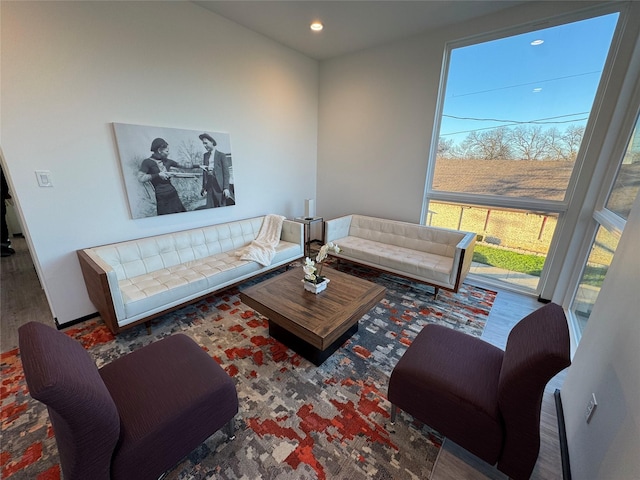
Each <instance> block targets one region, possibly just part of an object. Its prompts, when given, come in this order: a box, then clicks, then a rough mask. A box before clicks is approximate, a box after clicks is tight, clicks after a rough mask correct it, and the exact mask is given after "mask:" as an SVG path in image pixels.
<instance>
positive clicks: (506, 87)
mask: <svg viewBox="0 0 640 480" xmlns="http://www.w3.org/2000/svg"><path fill="white" fill-rule="evenodd" d="M594 73H602V70H594V71H592V72H584V73H576V74H574V75H565V76H564V77H556V78H548V79H546V80H537V81H535V82H526V83H518V84H515V85H506V86H504V87H497V88H490V89H488V90H478V91H477V92H469V93H461V94H459V95H455V94H451V98H459V97H468V96H469V95H478V94H480V93H489V92H497V91H499V90H508V89H509V88H518V87H526V86H527V85H539V84H541V83H547V82H554V81H556V80H564V79H567V78H575V77H583V76H585V75H593V74H594Z"/></svg>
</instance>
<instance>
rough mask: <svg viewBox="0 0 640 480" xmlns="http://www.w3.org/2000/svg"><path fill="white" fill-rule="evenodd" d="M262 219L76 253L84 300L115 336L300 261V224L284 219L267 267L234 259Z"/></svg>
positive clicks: (301, 236)
mask: <svg viewBox="0 0 640 480" xmlns="http://www.w3.org/2000/svg"><path fill="white" fill-rule="evenodd" d="M264 218H265V217H256V218H251V219H247V220H238V221H234V222H229V223H223V224H219V225H212V226H208V227H202V228H195V229H192V230H185V231H181V232H176V233H169V234H164V235H157V236H153V237H147V238H141V239H137V240H130V241H125V242H120V243H113V244H110V245H103V246H100V247H93V248H86V249H83V250H78V252H77V253H78V259H79V261H80V266H81V268H82V274H83V276H84V280H85V284H86V286H87V292H88V293H89V298H90V299H91V301H92V302H93V304H94V305H95V307H96V308H97V309H98V312H99V313H100V316H101V317H102V319H103V320H104V322H105V323H106V325H107V326H108V327H109V329H110V330H111V331H112V332H113V333H118V332H120V331H121V330H122V329H124V328H129V327H132V326H134V325H137V324H139V323H143V322H148V321H149V320H151V319H152V318H154V317H157V316H159V315H162V314H163V313H165V312H167V311H169V310H174V309H176V308H180V307H181V306H183V305H185V304H187V303H191V302H194V301H196V300H198V299H200V298H201V297H203V296H206V295H209V294H211V293H212V292H215V291H217V290H221V289H224V288H227V287H230V286H233V285H236V284H238V283H240V282H242V281H244V280H247V279H249V278H251V277H254V276H256V275H260V274H263V273H266V272H267V271H270V270H274V269H276V268H279V267H283V266H286V265H288V264H289V263H291V262H293V261H294V260H297V259H299V258H302V256H303V254H304V240H303V224H301V223H297V222H293V221H289V220H284V222H283V225H282V232H281V235H280V241H279V243H278V245H277V246H276V254H275V256H274V258H273V261H272V262H271V265H269V266H266V267H264V266H262V265H260V264H258V263H257V262H254V261H249V260H241V259H240V258H239V257H238V256H236V251H238V250H239V249H241V248H243V247H246V246H247V245H249V244H250V243H251V241H252V240H254V239H255V238H256V236H257V235H258V232H259V231H260V227H261V225H262V222H263V220H264ZM147 327H149V323H147Z"/></svg>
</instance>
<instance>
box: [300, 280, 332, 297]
mask: <svg viewBox="0 0 640 480" xmlns="http://www.w3.org/2000/svg"><path fill="white" fill-rule="evenodd" d="M302 283H304V289H305V290H307V291H308V292H311V293H315V294H318V293H320V292H321V291H323V290H324V289H325V288H327V284H328V283H329V279H328V278H325V279H324V280H323V281H322V282H320V283H311V282H307V281H306V280H304V279H303V280H302Z"/></svg>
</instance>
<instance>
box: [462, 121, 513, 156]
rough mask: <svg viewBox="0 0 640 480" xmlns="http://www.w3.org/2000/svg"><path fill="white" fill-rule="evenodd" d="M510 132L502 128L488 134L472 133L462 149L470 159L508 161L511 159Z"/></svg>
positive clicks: (465, 140) (463, 143)
mask: <svg viewBox="0 0 640 480" xmlns="http://www.w3.org/2000/svg"><path fill="white" fill-rule="evenodd" d="M509 136H510V135H509V130H508V129H506V128H504V127H500V128H494V129H493V130H489V131H486V132H481V133H478V132H471V133H469V135H467V137H466V138H465V139H464V141H463V142H462V149H463V151H464V152H465V153H467V154H468V155H469V157H470V158H480V159H482V160H507V159H510V158H511V147H510V145H509Z"/></svg>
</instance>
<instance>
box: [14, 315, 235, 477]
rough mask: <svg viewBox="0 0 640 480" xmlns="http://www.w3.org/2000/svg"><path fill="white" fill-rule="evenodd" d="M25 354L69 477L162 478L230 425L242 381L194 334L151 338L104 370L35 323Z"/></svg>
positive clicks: (26, 336) (23, 342)
mask: <svg viewBox="0 0 640 480" xmlns="http://www.w3.org/2000/svg"><path fill="white" fill-rule="evenodd" d="M19 342H20V355H21V358H22V364H23V366H24V373H25V377H26V380H27V385H28V387H29V392H30V394H31V396H32V397H33V398H35V399H36V400H39V401H41V402H42V403H44V404H45V405H47V408H48V410H49V417H50V419H51V423H52V425H53V430H54V433H55V437H56V443H57V445H58V452H59V455H60V464H61V467H62V472H63V474H64V478H65V479H67V480H74V479H81V480H85V479H89V478H90V479H92V480H99V479H105V480H106V479H136V480H143V479H154V480H155V479H157V478H158V477H159V476H161V475H162V474H163V473H164V472H165V471H167V470H169V469H170V468H171V467H173V466H174V465H175V464H176V463H178V462H179V461H180V460H181V459H182V458H184V457H185V456H186V455H187V454H189V453H190V452H191V451H192V450H193V449H195V448H196V447H197V446H198V445H200V444H201V443H202V442H204V440H206V439H207V438H208V437H209V436H211V435H212V434H213V433H215V432H216V431H217V430H219V429H220V428H222V427H224V426H225V425H226V426H227V427H228V428H229V430H228V434H229V435H230V436H231V437H232V436H233V417H234V416H235V414H236V413H237V412H238V397H237V393H236V387H235V384H234V383H233V381H232V380H231V378H230V377H229V376H228V375H227V374H226V372H225V371H224V370H223V369H222V368H221V367H220V366H219V365H218V364H217V363H216V362H215V360H213V359H212V358H211V357H209V355H207V353H206V352H204V351H203V350H202V349H201V348H200V347H199V346H198V344H196V343H195V342H194V341H193V340H191V339H190V338H189V337H187V336H186V335H182V334H178V335H173V336H170V337H167V338H164V339H162V340H159V341H157V342H155V343H152V344H150V345H147V346H145V347H143V348H140V349H139V350H136V351H134V352H133V353H130V354H128V355H125V356H123V357H120V358H118V359H116V360H114V361H113V362H111V363H109V364H107V365H105V366H103V367H102V368H101V369H98V368H97V367H96V365H95V363H94V361H93V359H92V358H91V356H90V355H89V354H88V353H87V352H86V351H85V349H84V348H83V347H82V345H80V343H78V342H76V341H75V340H73V339H72V338H70V337H68V336H67V335H65V334H64V333H62V332H59V331H57V330H55V329H54V328H51V327H48V326H46V325H43V324H40V323H36V322H30V323H28V324H26V325H23V326H22V327H20V329H19Z"/></svg>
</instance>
